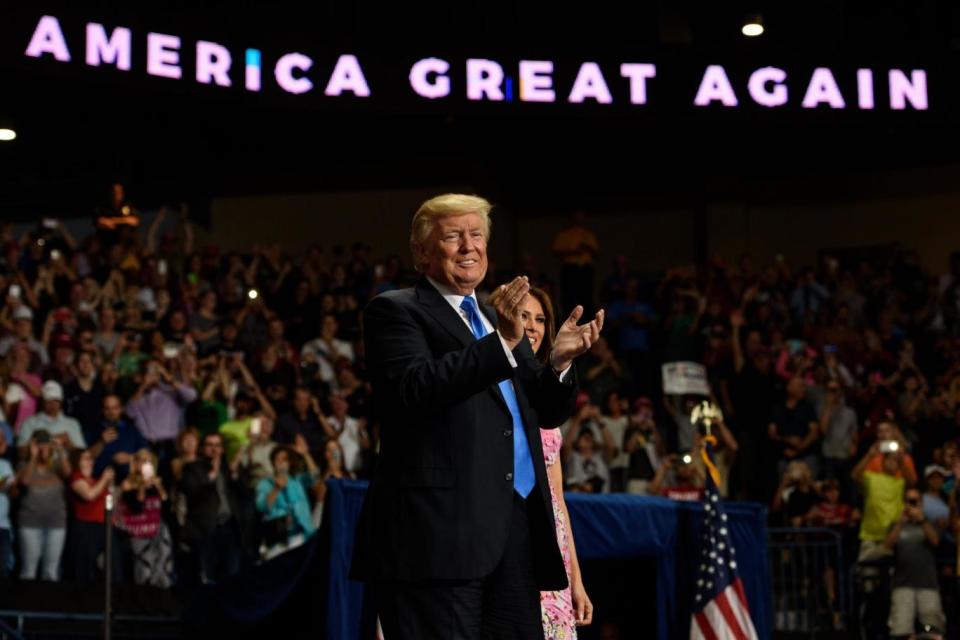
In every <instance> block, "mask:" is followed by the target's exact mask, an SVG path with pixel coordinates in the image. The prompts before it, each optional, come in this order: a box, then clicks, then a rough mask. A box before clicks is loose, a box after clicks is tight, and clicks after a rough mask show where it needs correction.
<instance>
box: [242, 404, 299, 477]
mask: <svg viewBox="0 0 960 640" xmlns="http://www.w3.org/2000/svg"><path fill="white" fill-rule="evenodd" d="M248 437H249V441H248V443H247V446H245V447H244V448H243V449H241V450H240V451H238V452H237V456H238V457H239V459H238V461H237V462H238V464H239V466H240V467H241V468H242V469H243V470H244V473H245V475H246V477H247V478H248V479H249V481H250V482H251V483H252V484H253V486H256V484H257V483H258V482H260V481H261V480H263V479H264V478H267V477H270V476H271V475H273V466H272V463H271V461H270V458H271V454H272V453H273V450H274V448H275V447H276V446H277V443H276V442H274V441H273V420H271V419H270V417H269V416H266V415H263V414H258V415H256V416H254V417H253V419H252V420H251V422H250V430H249V436H248ZM301 440H302V438H301Z"/></svg>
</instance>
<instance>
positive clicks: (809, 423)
mask: <svg viewBox="0 0 960 640" xmlns="http://www.w3.org/2000/svg"><path fill="white" fill-rule="evenodd" d="M786 391H787V393H786V398H785V399H784V401H783V402H781V403H779V404H777V405H776V406H775V407H774V409H773V413H772V415H771V418H770V426H769V427H768V435H769V438H770V441H771V442H772V443H773V445H774V447H775V448H776V450H777V452H778V454H779V461H778V471H780V474H781V476H782V475H783V470H784V469H785V468H786V466H787V464H788V463H789V462H791V461H793V460H799V461H800V462H803V463H804V464H805V465H806V466H807V467H808V468H809V469H810V473H811V475H812V476H813V477H814V478H816V477H817V475H818V472H819V469H820V460H819V452H818V451H817V447H816V443H817V440H818V439H819V438H820V426H819V423H818V421H817V416H816V414H815V413H814V410H813V405H811V404H810V402H809V401H808V400H807V399H806V393H807V385H806V383H805V382H804V381H803V379H802V378H800V377H794V378H791V379H790V381H789V382H788V383H787V389H786Z"/></svg>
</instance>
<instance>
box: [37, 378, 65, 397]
mask: <svg viewBox="0 0 960 640" xmlns="http://www.w3.org/2000/svg"><path fill="white" fill-rule="evenodd" d="M41 395H42V396H43V399H44V400H63V387H61V386H60V383H59V382H57V381H56V380H47V381H46V382H44V383H43V391H42V393H41Z"/></svg>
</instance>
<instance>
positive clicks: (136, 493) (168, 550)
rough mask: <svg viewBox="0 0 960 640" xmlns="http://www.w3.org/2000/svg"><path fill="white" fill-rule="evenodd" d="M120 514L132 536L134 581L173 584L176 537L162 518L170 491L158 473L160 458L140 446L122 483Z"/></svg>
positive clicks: (138, 582)
mask: <svg viewBox="0 0 960 640" xmlns="http://www.w3.org/2000/svg"><path fill="white" fill-rule="evenodd" d="M120 490H121V491H122V492H123V494H122V497H121V506H120V515H121V520H122V522H123V529H124V531H126V533H127V535H129V536H130V547H131V549H132V550H133V580H134V583H135V584H141V585H142V584H145V585H150V586H154V587H162V588H167V587H170V585H171V584H172V583H173V540H172V538H171V537H170V532H169V530H168V529H167V527H166V525H165V524H164V523H163V519H162V517H161V514H162V511H163V502H165V501H166V500H167V492H166V490H165V489H164V488H163V481H162V480H161V479H160V476H159V475H157V458H156V456H155V455H154V454H153V453H152V452H151V451H150V450H149V449H141V450H140V451H138V452H136V453H135V454H134V456H133V460H131V462H130V471H129V473H128V474H127V477H126V479H125V480H124V481H123V482H122V483H121V484H120Z"/></svg>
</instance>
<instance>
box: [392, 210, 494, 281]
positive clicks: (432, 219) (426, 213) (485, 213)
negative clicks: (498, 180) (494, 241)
mask: <svg viewBox="0 0 960 640" xmlns="http://www.w3.org/2000/svg"><path fill="white" fill-rule="evenodd" d="M492 208H493V205H492V204H490V202H489V201H487V200H486V199H484V198H481V197H479V196H470V195H466V194H463V193H445V194H443V195H439V196H436V197H433V198H430V199H429V200H427V201H426V202H424V203H423V204H422V205H420V208H419V209H417V212H416V213H415V214H413V221H412V222H411V223H410V252H411V253H412V254H413V261H414V266H415V267H416V268H417V270H419V268H420V264H419V260H420V258H419V257H418V255H417V249H418V248H419V247H421V246H423V243H424V242H426V240H427V238H428V237H429V236H430V234H431V233H432V232H433V228H434V227H435V226H436V223H437V220H438V219H440V218H445V217H447V216H456V215H463V214H467V213H475V214H477V215H478V216H480V220H481V221H482V222H483V237H484V239H485V240H490V209H492Z"/></svg>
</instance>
